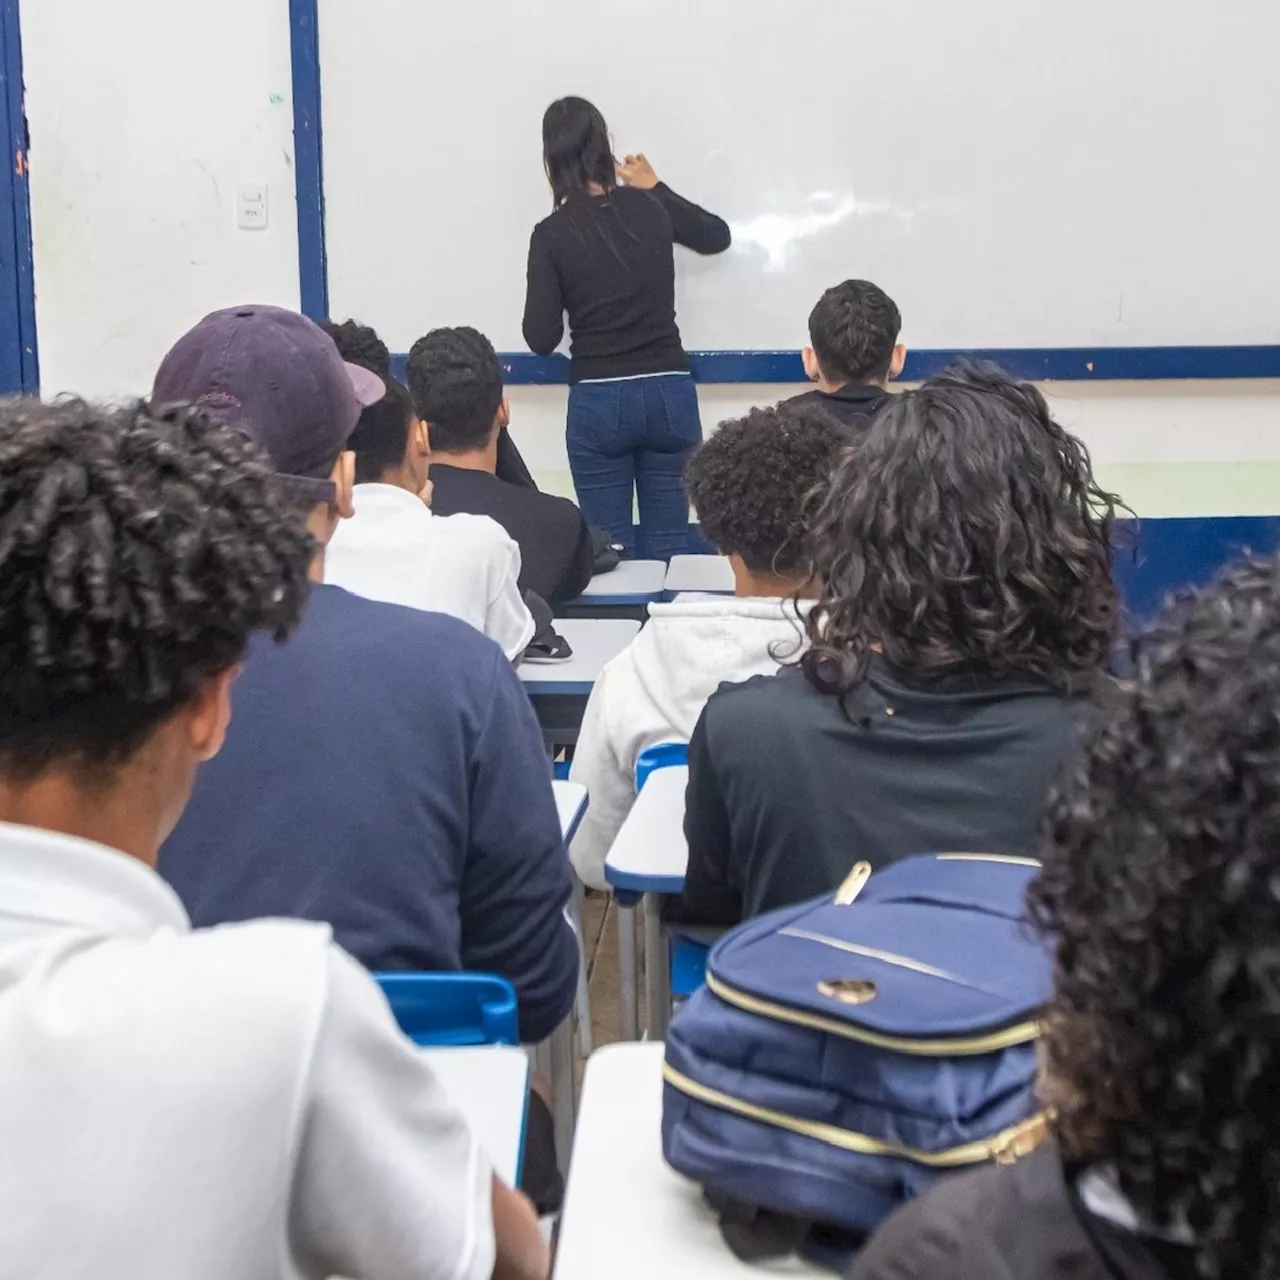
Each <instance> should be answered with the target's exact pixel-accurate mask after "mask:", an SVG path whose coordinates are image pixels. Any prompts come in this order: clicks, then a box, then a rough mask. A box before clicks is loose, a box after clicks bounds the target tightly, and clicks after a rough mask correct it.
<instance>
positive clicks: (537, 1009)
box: [153, 307, 578, 1041]
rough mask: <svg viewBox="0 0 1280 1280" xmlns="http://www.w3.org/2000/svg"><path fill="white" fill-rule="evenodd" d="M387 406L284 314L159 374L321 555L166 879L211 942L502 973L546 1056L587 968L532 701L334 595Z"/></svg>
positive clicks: (195, 343) (245, 682)
mask: <svg viewBox="0 0 1280 1280" xmlns="http://www.w3.org/2000/svg"><path fill="white" fill-rule="evenodd" d="M382 393H383V385H382V382H381V380H380V379H378V378H377V377H376V376H375V375H373V374H371V373H369V372H367V371H366V370H363V369H357V368H356V367H355V366H352V365H344V363H343V361H342V359H341V357H340V356H339V354H338V351H337V348H336V347H335V346H334V344H333V342H332V340H331V339H330V338H329V337H328V336H326V335H325V334H324V333H323V332H321V330H320V329H319V328H318V327H317V326H316V325H314V324H313V323H312V322H311V321H310V320H306V319H304V318H303V317H302V316H299V315H296V314H295V313H292V312H288V311H282V310H279V309H278V308H275V307H254V308H242V309H239V310H230V311H221V312H215V313H214V314H213V315H211V316H208V317H206V318H205V319H204V320H202V321H201V322H200V323H199V324H198V325H197V326H196V327H195V328H194V329H192V330H191V331H190V332H189V333H188V334H186V335H185V336H184V337H183V338H181V339H179V341H178V343H177V345H176V346H175V347H174V348H173V350H172V351H170V353H169V354H168V355H167V356H166V357H165V359H164V362H163V363H162V364H161V366H160V370H159V372H158V373H157V375H156V382H155V391H154V397H153V398H154V399H155V401H156V402H158V403H169V402H173V401H194V402H197V403H203V404H208V405H210V406H211V407H214V408H216V409H218V410H219V411H220V412H222V413H223V414H225V415H226V416H227V417H228V418H229V419H230V420H231V421H232V422H234V423H235V424H236V425H237V426H239V427H240V428H241V429H242V430H244V431H245V432H246V433H247V434H249V435H250V436H252V437H254V438H255V439H256V440H257V441H258V442H259V443H260V444H262V445H263V446H265V448H266V449H267V451H268V453H269V454H270V456H271V459H272V462H273V464H274V465H275V467H276V469H277V471H279V472H280V473H282V474H283V476H284V477H285V481H284V483H285V484H286V485H287V486H289V487H290V488H291V489H292V491H293V492H294V493H295V494H297V495H298V496H299V498H300V505H299V506H298V508H297V520H298V523H299V524H302V523H304V522H305V524H306V527H307V528H308V529H309V530H310V532H311V533H312V535H313V537H314V538H315V541H316V544H317V547H316V554H315V558H314V561H313V562H312V565H311V576H312V579H313V581H314V582H315V583H316V585H315V586H313V588H312V591H311V597H310V600H309V602H308V604H307V607H306V610H305V611H304V613H303V615H302V619H301V621H300V622H299V624H298V628H297V630H296V631H295V632H294V634H293V636H292V637H291V638H290V639H289V641H288V642H287V643H285V644H283V645H281V644H276V643H275V642H273V641H271V640H270V639H267V640H264V641H261V642H258V643H255V644H254V645H252V646H251V648H250V651H249V655H248V658H247V659H246V661H245V664H244V671H243V674H242V675H241V676H240V680H239V683H238V685H237V704H236V718H235V722H234V723H233V724H232V726H231V730H230V732H229V734H228V735H227V743H226V747H225V749H224V750H223V752H222V753H221V755H220V756H219V757H218V759H217V760H215V761H213V762H212V764H211V765H210V766H209V768H208V769H206V770H205V771H204V772H203V773H202V775H201V777H200V779H199V782H198V783H197V785H196V789H195V793H194V795H193V796H192V800H191V804H190V806H189V807H188V809H187V812H186V814H185V816H184V817H183V819H182V821H181V822H180V823H179V824H178V825H177V828H176V829H175V831H174V832H173V834H172V836H170V838H169V840H168V841H167V842H166V844H165V846H164V849H163V850H162V852H161V857H160V872H161V874H162V875H164V876H165V878H166V879H167V880H168V881H169V882H170V884H172V885H173V887H174V888H175V889H176V890H177V891H178V894H179V896H180V897H181V898H182V900H183V902H184V904H185V905H186V907H187V910H188V911H189V912H190V913H191V916H192V919H193V920H194V921H195V923H196V924H197V925H211V924H218V923H222V922H224V921H232V920H248V919H253V918H255V917H258V916H264V915H285V916H297V917H301V918H303V919H308V920H323V921H325V922H327V923H329V924H331V925H332V926H333V929H334V933H335V935H336V937H337V939H338V941H339V942H340V943H341V944H342V945H343V946H344V947H345V948H346V949H347V950H348V951H350V952H351V954H352V955H354V956H355V957H356V959H358V960H359V961H361V963H363V964H364V965H365V966H366V967H367V968H370V969H375V970H379V969H400V970H414V969H434V970H439V969H478V970H487V971H490V972H496V973H499V974H502V975H503V976H504V977H506V978H509V979H510V980H511V981H512V982H513V983H514V984H515V986H516V990H517V992H518V995H519V1000H520V1031H521V1036H522V1038H523V1039H525V1040H530V1041H536V1040H541V1039H543V1038H544V1037H546V1036H547V1035H549V1034H550V1032H551V1031H552V1030H553V1029H554V1028H555V1027H556V1026H557V1025H558V1024H559V1022H560V1021H561V1020H562V1019H563V1018H564V1017H565V1015H566V1014H567V1013H568V1012H569V1010H570V1008H571V1007H572V1005H573V998H574V993H575V990H576V985H577V966H578V950H577V943H576V940H575V938H574V935H573V931H572V928H571V926H570V925H569V924H568V923H567V921H566V919H565V917H564V907H565V905H566V904H567V903H568V901H569V897H570V892H571V875H570V869H569V861H568V855H567V854H566V852H565V849H564V844H563V841H562V839H561V836H560V826H559V820H558V818H557V816H556V807H555V799H554V796H553V794H552V790H551V775H550V769H549V767H548V764H547V760H546V756H545V753H544V751H543V746H542V735H541V732H540V730H539V728H538V724H537V720H536V719H535V717H534V714H533V709H532V707H531V706H530V704H529V699H528V697H527V696H526V695H525V692H524V689H523V688H522V687H521V685H520V681H519V679H518V678H517V676H516V674H515V672H514V671H513V670H512V667H511V664H510V662H508V661H507V659H506V657H505V656H504V654H503V652H502V650H501V649H500V648H499V647H498V646H497V645H496V644H494V643H493V642H492V641H489V640H487V639H485V637H483V636H480V635H477V634H476V633H475V631H474V630H472V629H471V628H470V627H468V626H467V625H466V624H465V623H462V622H459V621H458V620H457V619H455V618H450V617H446V616H445V615H443V614H438V613H428V612H423V611H421V610H417V609H407V608H403V607H401V606H399V605H391V604H382V603H378V602H375V601H372V600H365V599H362V598H361V597H359V596H356V595H352V594H351V593H350V592H347V591H344V590H342V589H341V588H340V587H336V586H331V585H321V584H322V583H323V577H324V561H325V546H326V544H327V543H328V542H329V540H330V538H331V537H332V536H333V532H334V530H335V528H336V527H337V525H338V522H339V520H341V519H342V518H343V517H344V516H347V515H349V514H350V511H351V490H352V481H353V470H354V468H353V460H352V456H351V454H350V453H349V452H347V451H346V449H347V443H348V440H349V437H350V435H351V432H352V431H353V429H354V428H355V425H356V422H357V420H358V419H359V417H360V413H361V402H362V401H363V402H365V403H368V402H369V401H376V399H377V398H378V397H380V396H381V395H382Z"/></svg>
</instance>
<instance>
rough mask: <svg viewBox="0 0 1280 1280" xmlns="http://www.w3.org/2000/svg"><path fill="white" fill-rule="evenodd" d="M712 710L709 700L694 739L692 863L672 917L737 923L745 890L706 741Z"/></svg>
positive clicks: (687, 807)
mask: <svg viewBox="0 0 1280 1280" xmlns="http://www.w3.org/2000/svg"><path fill="white" fill-rule="evenodd" d="M710 710H711V706H710V704H708V706H707V707H704V708H703V711H702V715H700V716H699V717H698V723H697V724H696V725H695V726H694V730H693V737H692V738H690V739H689V789H688V791H687V792H686V793H685V801H684V835H685V840H686V841H687V842H688V844H689V867H688V870H687V871H686V872H685V877H684V892H683V893H682V894H681V895H680V897H679V898H678V899H677V900H676V901H675V902H673V903H672V904H671V907H670V911H669V912H668V918H669V919H672V920H680V921H683V922H684V923H685V924H737V923H738V922H739V921H740V920H741V919H742V894H741V892H740V891H739V889H738V888H737V887H736V886H735V885H734V884H733V883H732V880H733V873H732V867H731V862H732V853H733V837H732V834H731V829H730V825H729V810H728V808H727V807H726V805H725V802H724V796H723V795H722V794H721V790H720V780H719V778H718V777H717V776H716V771H715V766H714V765H713V764H712V762H711V750H710V745H709V743H708V741H707V716H708V712H709V711H710Z"/></svg>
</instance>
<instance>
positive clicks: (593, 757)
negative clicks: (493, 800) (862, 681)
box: [570, 595, 809, 888]
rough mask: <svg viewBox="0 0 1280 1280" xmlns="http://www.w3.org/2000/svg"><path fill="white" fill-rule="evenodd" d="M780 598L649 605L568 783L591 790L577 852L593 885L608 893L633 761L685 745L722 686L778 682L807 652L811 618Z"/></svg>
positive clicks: (610, 679) (597, 701)
mask: <svg viewBox="0 0 1280 1280" xmlns="http://www.w3.org/2000/svg"><path fill="white" fill-rule="evenodd" d="M808 608H809V602H808V601H802V602H800V605H799V608H798V609H797V606H796V605H795V604H794V603H793V602H792V601H791V600H786V599H778V598H767V597H750V598H745V599H744V598H739V597H736V596H722V595H721V596H713V595H699V596H692V595H690V596H684V597H682V598H681V599H679V600H676V601H673V602H672V603H670V604H654V605H650V607H649V623H648V625H647V626H646V627H645V628H644V629H643V630H642V631H641V632H640V634H639V635H638V636H637V637H636V638H635V640H633V641H632V642H631V645H630V647H629V648H627V649H626V650H624V651H623V652H622V653H621V654H619V655H618V657H616V658H615V659H614V660H613V661H612V662H610V663H609V664H608V666H606V667H605V669H604V671H603V672H602V673H601V676H600V678H599V679H598V680H597V682H596V684H595V687H594V689H593V690H592V692H591V698H590V701H589V702H588V704H587V711H586V715H585V717H584V719H583V724H582V731H581V734H580V736H579V739H578V745H577V748H576V750H575V752H574V758H573V766H572V769H571V771H570V777H571V778H573V780H574V781H575V782H581V783H583V784H584V785H585V786H586V788H587V791H588V807H587V813H586V816H585V817H584V819H583V822H582V826H581V827H580V828H579V831H578V834H577V836H576V837H575V838H574V841H573V846H572V849H571V851H570V852H571V854H572V856H573V862H574V866H575V867H576V868H577V871H578V874H579V876H581V877H582V879H583V881H584V882H585V883H586V884H589V885H592V886H594V887H596V888H603V887H605V880H604V859H605V855H606V854H607V853H608V851H609V847H610V845H612V843H613V839H614V837H615V836H616V835H617V832H618V828H619V827H620V826H621V825H622V822H623V819H624V818H625V817H626V815H627V813H628V812H629V811H630V808H631V804H632V802H633V801H634V799H635V781H634V779H635V767H636V758H637V757H638V756H639V754H640V752H641V751H643V750H644V749H645V748H646V747H651V746H654V745H656V744H657V743H659V742H687V741H688V740H689V738H690V736H691V735H692V733H693V728H694V725H696V724H697V722H698V717H699V716H700V715H701V714H702V708H703V707H704V706H705V705H706V702H707V699H708V698H710V697H711V695H712V694H713V693H715V691H716V690H717V689H718V688H719V687H720V686H721V685H722V684H736V683H738V682H740V681H743V680H748V679H750V678H751V677H752V676H757V675H772V674H774V673H775V672H777V670H778V668H779V665H780V664H781V663H788V662H792V661H794V660H795V658H796V657H797V656H798V655H799V654H800V653H801V651H802V650H803V647H804V644H805V639H804V622H803V617H804V614H805V613H806V612H807V611H808Z"/></svg>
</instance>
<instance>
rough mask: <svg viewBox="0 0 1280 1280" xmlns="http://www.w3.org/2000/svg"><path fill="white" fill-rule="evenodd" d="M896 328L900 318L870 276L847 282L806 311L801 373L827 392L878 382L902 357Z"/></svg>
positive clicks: (898, 369)
mask: <svg viewBox="0 0 1280 1280" xmlns="http://www.w3.org/2000/svg"><path fill="white" fill-rule="evenodd" d="M901 331H902V317H901V316H900V315H899V314H898V308H897V306H896V305H895V303H894V301H893V299H892V298H891V297H889V295H888V294H887V293H885V291H884V290H883V289H881V288H880V287H879V286H878V285H874V284H872V283H871V281H870V280H846V281H845V282H844V283H843V284H838V285H835V286H833V287H832V288H830V289H828V290H827V291H826V293H824V294H823V295H822V297H821V298H819V299H818V305H817V306H816V307H814V309H813V311H812V312H811V313H810V315H809V344H810V345H809V346H807V347H806V348H805V349H804V371H805V373H806V375H807V376H808V377H809V379H810V380H811V381H813V382H817V383H819V384H821V385H822V386H823V387H824V388H825V389H827V390H832V391H835V390H838V389H839V388H840V387H843V386H846V385H848V384H849V383H851V382H861V383H870V384H873V385H877V386H883V385H884V384H886V383H887V382H888V381H889V380H890V379H891V378H896V377H897V376H898V374H900V373H901V372H902V366H903V364H904V362H905V361H906V358H907V349H906V348H905V347H904V346H902V344H901V343H899V341H898V335H899V333H900V332H901Z"/></svg>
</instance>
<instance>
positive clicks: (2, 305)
mask: <svg viewBox="0 0 1280 1280" xmlns="http://www.w3.org/2000/svg"><path fill="white" fill-rule="evenodd" d="M0 130H2V132H3V137H4V151H3V155H0V169H2V170H3V177H2V178H0V395H12V394H14V393H16V392H28V393H30V394H31V395H35V394H36V393H37V392H38V391H39V390H40V370H39V362H38V359H37V354H36V294H35V274H34V268H33V263H32V256H31V203H30V193H29V185H28V165H27V149H28V144H27V118H26V113H25V111H24V110H23V103H22V33H21V30H20V28H19V25H18V0H0Z"/></svg>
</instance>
